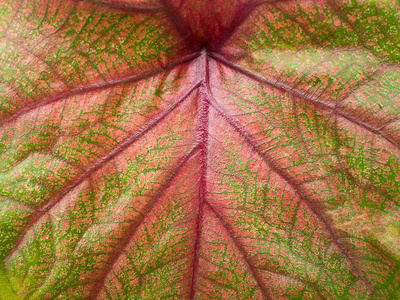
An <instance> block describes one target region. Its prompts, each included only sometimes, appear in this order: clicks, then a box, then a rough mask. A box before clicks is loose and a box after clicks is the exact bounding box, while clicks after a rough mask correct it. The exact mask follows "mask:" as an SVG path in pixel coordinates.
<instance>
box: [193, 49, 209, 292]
mask: <svg viewBox="0 0 400 300" xmlns="http://www.w3.org/2000/svg"><path fill="white" fill-rule="evenodd" d="M208 68H209V67H208V58H207V54H206V52H205V51H203V54H202V55H201V56H200V57H199V58H198V65H197V78H198V80H199V81H200V82H201V84H200V88H199V95H198V97H199V98H198V99H199V100H198V120H199V124H198V128H197V142H198V145H199V147H200V154H201V157H200V178H199V194H198V212H197V219H196V225H195V231H194V232H195V235H196V238H195V243H194V249H193V261H192V278H191V284H190V291H189V299H190V300H192V299H194V298H195V295H196V281H197V274H198V265H199V252H200V238H201V233H202V221H203V210H204V202H205V201H206V196H207V177H206V176H207V157H208V130H209V101H208V99H207V94H208V93H207V91H208V89H209V69H208Z"/></svg>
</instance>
